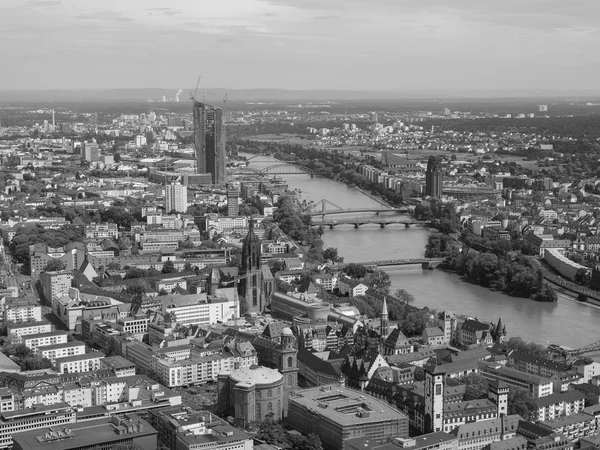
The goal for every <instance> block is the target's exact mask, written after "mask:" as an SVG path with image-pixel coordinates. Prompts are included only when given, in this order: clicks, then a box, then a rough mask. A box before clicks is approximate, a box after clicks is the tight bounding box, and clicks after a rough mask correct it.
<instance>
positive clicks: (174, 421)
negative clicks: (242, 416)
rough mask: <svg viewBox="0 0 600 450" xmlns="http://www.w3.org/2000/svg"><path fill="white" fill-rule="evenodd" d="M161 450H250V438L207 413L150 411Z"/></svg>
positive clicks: (174, 409)
mask: <svg viewBox="0 0 600 450" xmlns="http://www.w3.org/2000/svg"><path fill="white" fill-rule="evenodd" d="M149 421H150V423H151V424H152V426H153V427H154V428H156V429H157V430H158V439H159V444H160V445H161V446H162V448H172V449H177V450H213V449H215V450H216V449H218V450H252V448H254V446H253V441H252V437H250V436H249V435H247V434H246V433H244V432H243V431H242V430H240V429H238V428H234V427H232V426H231V425H229V424H228V423H227V422H225V421H224V420H222V419H220V418H219V417H217V416H215V415H214V414H212V413H210V412H208V411H202V410H195V409H192V408H191V407H189V406H175V407H166V408H160V409H156V410H152V411H150V417H149Z"/></svg>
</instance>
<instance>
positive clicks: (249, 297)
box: [239, 218, 266, 312]
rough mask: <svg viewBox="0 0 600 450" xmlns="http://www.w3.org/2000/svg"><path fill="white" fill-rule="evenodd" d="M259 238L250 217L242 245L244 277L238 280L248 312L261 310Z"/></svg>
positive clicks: (242, 273) (242, 271) (262, 305)
mask: <svg viewBox="0 0 600 450" xmlns="http://www.w3.org/2000/svg"><path fill="white" fill-rule="evenodd" d="M260 254H261V244H260V239H259V238H258V237H257V236H256V234H255V233H254V220H253V219H252V218H251V219H250V223H249V229H248V234H247V235H246V237H245V238H244V244H243V246H242V270H241V274H240V275H242V276H243V277H244V278H242V279H241V280H240V287H239V294H240V295H242V296H244V298H245V299H246V304H247V305H248V312H262V310H263V309H264V307H265V306H266V305H265V304H264V297H263V292H262V266H261V256H260Z"/></svg>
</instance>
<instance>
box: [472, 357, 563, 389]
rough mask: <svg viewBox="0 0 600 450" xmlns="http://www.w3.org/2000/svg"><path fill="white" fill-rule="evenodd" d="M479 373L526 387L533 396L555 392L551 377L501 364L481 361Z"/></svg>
mask: <svg viewBox="0 0 600 450" xmlns="http://www.w3.org/2000/svg"><path fill="white" fill-rule="evenodd" d="M478 365H479V374H480V375H481V376H483V377H484V378H485V379H486V380H489V381H503V382H504V383H506V384H507V385H508V386H510V387H516V388H519V389H525V390H526V391H528V392H529V393H530V394H531V395H532V396H533V398H541V397H545V396H547V395H551V394H553V393H554V383H553V381H552V380H551V379H549V378H545V377H541V376H539V375H533V374H529V373H526V372H521V371H520V370H516V369H513V368H510V367H504V366H502V365H501V364H494V363H488V362H484V361H479V362H478Z"/></svg>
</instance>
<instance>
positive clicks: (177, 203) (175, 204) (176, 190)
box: [165, 184, 188, 214]
mask: <svg viewBox="0 0 600 450" xmlns="http://www.w3.org/2000/svg"><path fill="white" fill-rule="evenodd" d="M187 208H188V201H187V186H183V185H181V184H167V185H166V186H165V209H166V210H167V214H168V213H170V212H171V211H173V210H175V211H177V212H186V211H187Z"/></svg>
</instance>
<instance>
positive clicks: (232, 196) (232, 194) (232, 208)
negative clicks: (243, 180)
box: [227, 186, 240, 217]
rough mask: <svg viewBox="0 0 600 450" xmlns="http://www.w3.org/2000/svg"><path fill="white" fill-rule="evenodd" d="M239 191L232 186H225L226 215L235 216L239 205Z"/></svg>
mask: <svg viewBox="0 0 600 450" xmlns="http://www.w3.org/2000/svg"><path fill="white" fill-rule="evenodd" d="M239 196H240V191H238V190H237V189H234V188H232V187H229V186H228V187H227V216H228V217H237V215H238V212H239V209H240V206H239Z"/></svg>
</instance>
